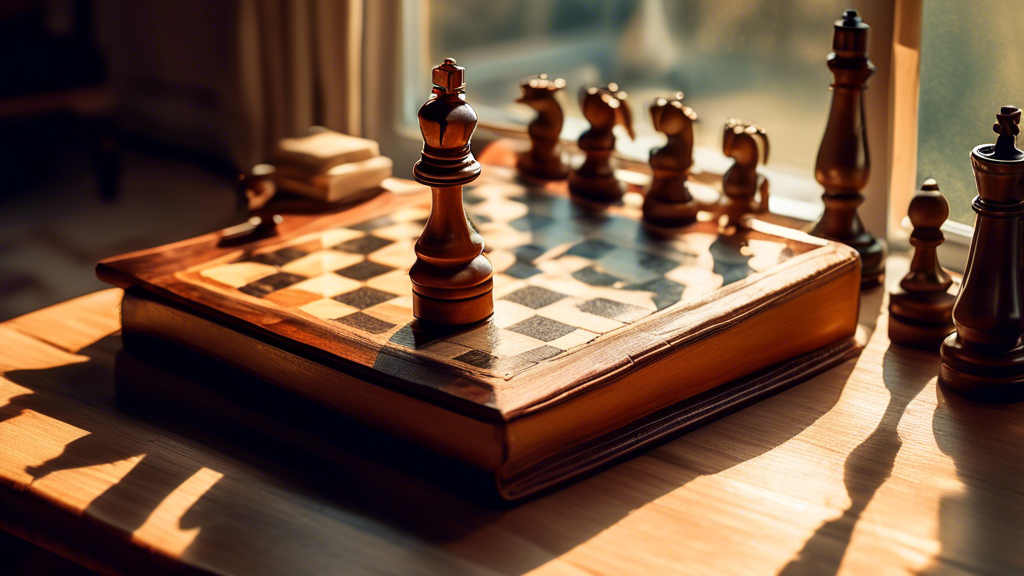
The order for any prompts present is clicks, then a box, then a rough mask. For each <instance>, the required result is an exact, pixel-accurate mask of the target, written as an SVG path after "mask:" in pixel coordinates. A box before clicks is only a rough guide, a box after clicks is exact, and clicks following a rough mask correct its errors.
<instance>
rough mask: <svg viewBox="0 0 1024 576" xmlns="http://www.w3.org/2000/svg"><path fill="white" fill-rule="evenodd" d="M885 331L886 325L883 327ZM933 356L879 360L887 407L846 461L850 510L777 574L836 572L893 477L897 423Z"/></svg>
mask: <svg viewBox="0 0 1024 576" xmlns="http://www.w3.org/2000/svg"><path fill="white" fill-rule="evenodd" d="M883 328H884V327H883ZM925 355H930V356H934V358H935V372H922V371H921V370H920V369H919V367H920V358H921V357H922V356H925ZM910 357H916V363H913V364H912V365H911V366H913V367H917V368H918V369H913V368H911V367H904V366H902V365H901V361H908V360H909V359H910ZM938 363H939V358H938V355H937V354H930V353H928V352H919V351H916V350H908V349H905V348H901V347H899V346H895V345H890V346H889V348H888V349H887V350H886V351H885V356H884V358H883V360H882V383H883V384H884V385H885V388H886V389H887V390H888V391H889V403H888V404H887V405H886V407H885V412H884V413H883V414H882V418H881V419H880V420H879V421H878V425H877V426H875V429H874V431H873V432H871V435H869V436H868V437H867V438H865V439H864V441H863V442H861V443H860V444H859V445H858V446H857V447H856V448H854V449H853V451H852V452H850V455H849V456H847V457H846V465H845V468H844V472H843V483H844V484H845V485H846V493H847V495H848V496H849V498H850V506H849V507H848V508H847V509H846V510H844V511H843V515H842V516H840V517H839V518H836V519H835V520H830V521H828V522H826V523H824V524H822V525H821V526H820V527H819V528H818V529H817V530H816V531H815V533H814V535H813V536H811V538H810V539H808V540H807V542H806V543H805V544H804V547H803V548H802V549H801V550H800V552H799V553H798V554H797V556H796V557H795V558H794V559H793V560H791V561H790V562H789V564H787V565H786V566H785V568H783V569H782V571H781V572H780V573H779V574H780V575H783V576H797V575H803V574H808V575H815V576H826V575H828V574H835V573H837V572H838V571H839V566H840V564H842V561H843V556H844V555H845V552H846V548H847V546H849V544H850V538H851V537H852V536H853V529H854V527H855V526H856V525H857V521H858V520H860V515H861V514H862V513H863V512H864V510H865V509H866V508H867V506H868V504H869V503H870V502H871V499H872V498H874V496H875V492H877V491H878V489H879V488H880V487H881V486H882V484H883V483H885V481H886V480H887V479H888V478H889V476H890V474H892V469H893V466H894V464H895V463H896V455H897V454H899V451H900V448H901V447H902V446H903V442H902V441H900V437H899V432H898V428H899V424H900V419H901V418H902V417H903V413H904V412H905V411H906V409H907V406H909V405H910V402H911V401H913V400H914V398H915V397H917V395H918V394H920V393H921V390H923V389H924V387H925V386H926V385H927V384H928V382H929V381H930V380H931V379H932V378H934V377H935V374H937V373H938Z"/></svg>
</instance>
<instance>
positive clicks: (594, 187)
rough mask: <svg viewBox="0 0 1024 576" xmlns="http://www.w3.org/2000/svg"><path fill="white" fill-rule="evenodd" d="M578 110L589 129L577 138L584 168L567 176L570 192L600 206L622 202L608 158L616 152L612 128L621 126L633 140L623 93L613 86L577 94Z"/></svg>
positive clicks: (631, 126) (629, 116) (612, 84)
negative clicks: (583, 156)
mask: <svg viewBox="0 0 1024 576" xmlns="http://www.w3.org/2000/svg"><path fill="white" fill-rule="evenodd" d="M580 108H582V109H583V117H584V118H586V119H587V121H588V122H590V129H589V130H587V131H586V132H584V133H583V135H582V136H580V140H579V145H580V150H582V151H583V153H584V154H586V159H585V160H584V161H583V164H582V165H581V166H580V167H579V168H577V169H575V170H573V171H571V172H569V191H570V192H571V193H572V194H573V196H576V197H578V198H582V199H585V200H589V201H591V202H596V203H599V204H611V203H613V202H616V201H618V200H619V199H621V198H622V195H623V193H624V192H623V189H622V186H621V185H620V184H619V181H618V180H616V179H615V172H614V171H613V170H612V164H611V158H612V152H614V151H615V134H613V133H612V128H613V127H614V126H615V125H616V124H619V125H622V126H624V127H625V128H626V132H627V133H628V134H629V137H630V138H633V137H634V136H633V120H632V115H631V114H630V111H629V104H628V103H627V101H626V93H625V92H622V91H620V90H619V87H618V85H616V84H615V83H614V82H613V83H611V84H608V86H606V87H604V88H597V87H593V86H592V87H590V88H584V89H583V90H580Z"/></svg>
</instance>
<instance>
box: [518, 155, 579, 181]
mask: <svg viewBox="0 0 1024 576" xmlns="http://www.w3.org/2000/svg"><path fill="white" fill-rule="evenodd" d="M516 169H518V170H519V174H520V175H521V176H523V177H524V179H525V180H545V181H546V180H565V179H566V177H567V176H568V175H569V167H568V166H566V165H565V164H564V163H563V162H562V161H561V160H558V161H556V162H538V161H537V160H535V159H534V158H532V157H531V156H530V154H528V153H527V154H522V155H520V156H519V158H518V159H517V161H516Z"/></svg>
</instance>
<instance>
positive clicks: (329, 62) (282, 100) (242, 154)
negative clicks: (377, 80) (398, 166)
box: [234, 0, 363, 166]
mask: <svg viewBox="0 0 1024 576" xmlns="http://www.w3.org/2000/svg"><path fill="white" fill-rule="evenodd" d="M236 30H237V53H238V61H237V66H238V68H237V74H238V82H237V86H238V88H239V94H238V102H239V106H238V110H237V118H236V122H234V124H236V125H237V126H239V130H237V131H236V134H235V143H234V149H235V153H234V156H235V157H236V158H235V159H236V161H237V162H238V163H239V165H240V166H250V165H252V164H255V163H258V162H262V161H265V160H266V158H267V155H268V154H269V153H270V151H271V150H272V149H273V147H274V144H275V143H276V142H277V141H278V140H280V139H281V138H286V137H290V136H298V135H301V134H304V133H305V132H306V130H307V129H308V128H309V127H310V126H313V125H321V126H326V127H327V128H330V129H332V130H337V131H339V132H344V133H346V134H352V135H356V136H358V135H360V132H361V108H362V106H361V102H360V89H361V83H360V81H359V71H360V61H361V56H362V54H361V52H362V40H363V38H362V34H363V0H293V1H289V0H239V4H238V26H237V28H236Z"/></svg>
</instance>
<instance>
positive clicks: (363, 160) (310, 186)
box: [272, 130, 392, 202]
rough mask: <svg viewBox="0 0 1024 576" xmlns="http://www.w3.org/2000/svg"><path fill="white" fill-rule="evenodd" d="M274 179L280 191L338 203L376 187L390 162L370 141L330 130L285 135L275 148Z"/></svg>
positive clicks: (387, 174) (387, 173)
mask: <svg viewBox="0 0 1024 576" xmlns="http://www.w3.org/2000/svg"><path fill="white" fill-rule="evenodd" d="M272 163H273V164H274V167H275V168H276V170H275V172H274V182H275V183H276V184H277V186H278V187H279V188H281V189H282V190H287V191H289V192H294V193H296V194H302V195H303V196H308V197H310V198H315V199H317V200H322V201H324V202H337V201H339V200H345V199H349V198H352V197H353V196H357V195H360V194H361V193H363V192H366V191H369V190H373V189H376V188H378V187H379V186H380V183H381V182H382V181H383V180H384V179H385V178H388V177H390V176H391V168H392V162H391V159H390V158H388V157H387V156H381V155H380V146H379V145H378V144H377V143H376V142H374V141H373V140H367V139H365V138H357V137H355V136H349V135H347V134H341V133H340V132H334V131H332V130H318V131H316V132H313V133H311V134H309V135H307V136H302V137H300V138H285V139H283V140H281V141H280V142H279V143H278V145H277V148H276V149H275V150H274V154H273V159H272Z"/></svg>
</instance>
